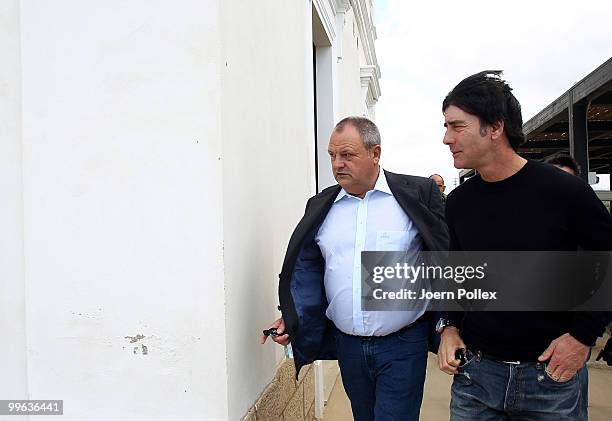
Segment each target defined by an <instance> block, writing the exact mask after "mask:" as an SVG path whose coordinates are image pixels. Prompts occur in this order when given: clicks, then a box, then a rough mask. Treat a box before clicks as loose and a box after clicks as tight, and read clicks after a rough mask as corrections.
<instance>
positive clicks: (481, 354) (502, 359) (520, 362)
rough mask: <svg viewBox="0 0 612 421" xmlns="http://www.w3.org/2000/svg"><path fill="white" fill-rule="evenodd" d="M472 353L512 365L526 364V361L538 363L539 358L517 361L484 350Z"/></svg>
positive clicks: (477, 356)
mask: <svg viewBox="0 0 612 421" xmlns="http://www.w3.org/2000/svg"><path fill="white" fill-rule="evenodd" d="M472 353H473V354H474V355H476V358H479V359H482V358H486V359H487V360H493V361H495V362H498V363H504V364H512V365H519V364H524V363H534V364H535V363H537V362H538V361H537V360H533V361H525V360H523V361H520V360H515V361H508V360H507V359H504V358H500V357H496V356H495V355H491V354H486V353H484V352H482V351H472Z"/></svg>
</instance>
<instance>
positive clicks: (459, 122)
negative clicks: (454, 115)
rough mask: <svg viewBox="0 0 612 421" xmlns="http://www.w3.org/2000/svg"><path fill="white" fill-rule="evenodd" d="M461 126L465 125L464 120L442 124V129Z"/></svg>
mask: <svg viewBox="0 0 612 421" xmlns="http://www.w3.org/2000/svg"><path fill="white" fill-rule="evenodd" d="M461 124H466V122H465V120H450V121H445V122H444V127H446V126H457V125H461Z"/></svg>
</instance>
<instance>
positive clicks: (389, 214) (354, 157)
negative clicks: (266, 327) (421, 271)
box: [262, 117, 448, 421]
mask: <svg viewBox="0 0 612 421" xmlns="http://www.w3.org/2000/svg"><path fill="white" fill-rule="evenodd" d="M380 143H381V142H380V134H379V132H378V128H377V127H376V125H375V124H374V123H373V122H371V121H370V120H368V119H366V118H363V117H348V118H345V119H344V120H342V121H340V123H338V124H337V125H336V127H335V129H334V131H333V133H332V136H331V138H330V142H329V147H328V152H329V156H330V159H331V164H332V170H333V173H334V177H335V179H336V181H337V182H338V185H336V186H332V187H329V188H327V189H325V190H323V191H322V192H321V193H319V194H318V195H316V196H314V197H312V198H311V199H310V200H309V201H308V203H307V205H306V212H305V214H304V217H303V218H302V220H301V221H300V223H299V224H298V226H297V227H296V229H295V231H294V233H293V235H292V237H291V240H290V242H289V246H288V248H287V254H286V256H285V260H284V263H283V269H282V271H281V274H280V284H279V298H280V303H281V306H280V309H281V311H282V315H283V317H281V318H280V319H278V320H276V321H275V322H274V323H273V324H272V327H276V328H277V331H278V333H279V335H278V336H276V337H273V340H274V341H275V342H277V343H279V344H281V345H286V344H288V343H289V342H291V343H292V348H293V353H294V358H295V365H296V369H297V371H298V372H299V370H300V368H301V367H302V366H303V365H304V364H309V363H311V362H312V361H314V360H315V359H336V358H337V359H338V363H339V365H340V371H341V374H342V380H343V384H344V387H345V389H346V392H347V395H348V397H349V399H350V401H351V407H352V410H353V416H354V418H355V420H358V421H371V420H385V421H387V420H402V421H404V420H418V417H419V411H420V405H421V400H422V396H423V383H424V380H425V368H426V359H427V349H428V335H429V323H428V321H429V318H428V317H427V314H425V313H424V312H423V311H363V310H362V308H361V295H362V294H361V252H362V251H410V252H411V254H412V255H414V256H415V259H416V255H417V254H418V252H419V251H421V250H432V251H433V250H446V249H447V247H448V231H447V228H446V225H445V223H444V220H443V208H442V202H441V198H440V194H439V192H438V189H437V187H436V184H435V183H434V182H433V181H432V180H429V179H427V178H422V177H413V176H407V175H399V174H393V173H391V172H388V171H384V170H383V169H382V168H381V167H380V165H379V160H380V154H381V145H380ZM262 342H265V337H263V338H262Z"/></svg>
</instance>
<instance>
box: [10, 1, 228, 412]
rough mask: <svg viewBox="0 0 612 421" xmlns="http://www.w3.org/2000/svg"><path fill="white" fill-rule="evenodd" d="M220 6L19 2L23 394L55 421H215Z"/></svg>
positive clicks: (219, 301) (220, 299)
mask: <svg viewBox="0 0 612 421" xmlns="http://www.w3.org/2000/svg"><path fill="white" fill-rule="evenodd" d="M218 3H219V2H217V1H215V0H207V1H204V2H203V1H201V0H180V1H175V2H150V1H145V0H132V1H129V2H126V1H119V0H107V1H97V2H81V1H75V0H56V1H53V2H48V1H44V0H23V1H22V2H21V5H22V9H21V22H22V27H21V34H22V60H23V86H24V87H23V142H24V151H23V152H24V163H23V166H24V186H25V187H24V189H25V190H24V197H25V255H26V265H27V266H26V289H27V317H26V320H27V334H28V354H27V356H28V377H27V380H28V383H29V392H30V398H32V399H35V398H38V399H41V398H44V399H63V400H64V413H65V415H64V417H63V420H66V421H68V420H75V421H76V420H78V421H81V420H105V421H108V420H162V419H163V420H170V419H172V420H225V419H227V411H228V408H227V387H226V382H225V381H226V375H227V372H226V365H225V356H226V350H225V341H224V333H225V326H224V293H223V289H224V285H223V280H222V279H223V267H222V212H221V186H222V180H221V176H222V174H221V165H222V161H221V144H220V141H219V139H220V134H219V133H220V127H219V121H220V96H221V94H220V69H221V64H220V57H219V54H220V39H219V27H218V22H219V20H218ZM0 27H1V28H2V29H0V30H1V31H3V32H4V31H5V28H4V27H3V26H0ZM13 178H14V177H13ZM3 194H4V191H3ZM3 235H4V234H3ZM137 335H143V336H144V338H141V339H137V338H138V336H137ZM127 336H131V337H135V338H134V341H135V342H134V343H130V339H129V338H126V337H127ZM143 346H146V355H145V352H144V351H145V348H144V347H143Z"/></svg>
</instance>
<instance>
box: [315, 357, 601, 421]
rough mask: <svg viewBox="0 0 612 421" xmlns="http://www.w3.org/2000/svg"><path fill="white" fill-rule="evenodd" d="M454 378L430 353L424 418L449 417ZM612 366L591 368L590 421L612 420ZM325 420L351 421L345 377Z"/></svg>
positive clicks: (336, 388)
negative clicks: (611, 392) (345, 391)
mask: <svg viewBox="0 0 612 421" xmlns="http://www.w3.org/2000/svg"><path fill="white" fill-rule="evenodd" d="M451 381H452V377H451V376H448V375H446V374H444V373H442V372H441V371H440V370H439V369H438V364H437V361H436V357H435V356H434V355H433V354H429V360H428V361H427V379H426V381H425V395H424V397H423V406H422V407H421V420H425V421H443V420H444V421H447V420H448V419H449V411H448V407H449V400H450V385H451ZM610 390H612V369H609V368H594V367H593V368H589V420H590V421H610V420H612V399H611V396H612V395H611V394H610ZM323 419H324V421H350V420H352V419H353V417H352V414H351V408H350V404H349V401H348V398H347V396H346V394H345V393H344V388H343V387H342V380H341V379H340V378H338V381H337V382H336V384H335V385H334V387H333V389H332V392H331V396H330V398H329V401H328V403H327V406H326V408H325V417H324V418H323Z"/></svg>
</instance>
